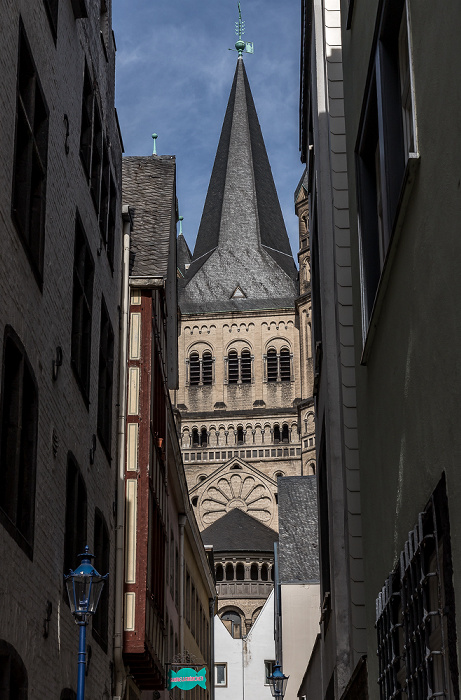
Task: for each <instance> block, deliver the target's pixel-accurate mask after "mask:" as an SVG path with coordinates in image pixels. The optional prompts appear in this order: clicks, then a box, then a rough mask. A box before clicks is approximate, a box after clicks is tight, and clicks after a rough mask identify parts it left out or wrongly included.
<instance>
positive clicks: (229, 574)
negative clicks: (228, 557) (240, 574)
mask: <svg viewBox="0 0 461 700" xmlns="http://www.w3.org/2000/svg"><path fill="white" fill-rule="evenodd" d="M233 580H234V565H233V564H226V581H233Z"/></svg>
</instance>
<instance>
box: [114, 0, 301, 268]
mask: <svg viewBox="0 0 461 700" xmlns="http://www.w3.org/2000/svg"><path fill="white" fill-rule="evenodd" d="M241 7H242V16H243V19H244V21H245V35H244V37H243V38H244V39H245V40H246V41H252V42H253V43H254V50H255V52H254V54H253V55H245V56H244V61H245V67H246V69H247V73H248V78H249V81H250V86H251V90H252V93H253V98H254V101H255V104H256V110H257V112H258V116H259V121H260V123H261V128H262V132H263V136H264V141H265V143H266V148H267V152H268V155H269V160H270V163H271V167H272V172H273V175H274V180H275V184H276V187H277V191H278V195H279V199H280V204H281V206H282V210H283V214H284V218H285V224H286V227H287V231H288V235H289V237H290V241H291V246H292V249H293V253H294V255H295V256H296V253H297V250H298V226H297V219H296V217H295V214H294V207H293V192H294V190H295V188H296V185H297V183H298V181H299V179H300V177H301V175H302V171H303V166H302V164H301V162H300V160H299V153H298V101H299V52H300V12H301V11H300V2H299V0H288V2H283V0H279V2H277V1H276V0H242V2H241ZM112 11H113V28H114V32H115V39H116V43H117V63H116V81H117V82H116V105H117V111H118V116H119V120H120V125H121V129H122V137H123V141H124V146H125V155H149V154H150V153H152V144H153V142H152V136H151V135H152V133H153V132H156V133H157V134H158V139H157V153H159V154H169V155H175V156H176V162H177V194H178V200H179V209H180V214H181V215H182V216H184V222H183V231H184V235H185V237H186V240H187V242H188V244H189V246H190V248H191V250H193V246H194V243H195V238H196V235H197V231H198V226H199V223H200V217H201V213H202V209H203V204H204V202H205V196H206V191H207V188H208V182H209V179H210V175H211V169H212V166H213V161H214V157H215V153H216V147H217V145H218V140H219V134H220V132H221V126H222V122H223V118H224V113H225V110H226V105H227V100H228V98H229V93H230V89H231V85H232V80H233V76H234V71H235V65H236V61H237V53H236V52H235V51H229V50H228V49H229V48H230V47H233V46H234V44H235V41H236V38H237V37H236V36H235V30H234V29H235V21H236V20H237V19H238V8H237V1H236V0H201V2H198V1H197V0H194V1H192V0H113V10H112ZM295 260H296V257H295Z"/></svg>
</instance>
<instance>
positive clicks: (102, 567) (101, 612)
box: [92, 509, 110, 652]
mask: <svg viewBox="0 0 461 700" xmlns="http://www.w3.org/2000/svg"><path fill="white" fill-rule="evenodd" d="M93 552H94V566H95V568H96V569H97V571H99V573H100V574H102V575H103V576H104V575H105V574H107V573H108V572H109V561H110V557H109V554H110V542H109V532H108V530H107V525H106V521H105V519H104V516H103V514H102V513H101V511H100V510H98V509H96V511H95V516H94V549H93ZM108 624H109V585H108V583H107V582H106V583H105V584H104V588H103V589H102V593H101V598H100V599H99V604H98V607H97V609H96V612H95V614H94V616H93V630H92V631H93V637H94V638H95V639H96V641H97V642H98V644H99V645H100V646H101V647H102V649H103V650H104V651H106V652H107V641H108Z"/></svg>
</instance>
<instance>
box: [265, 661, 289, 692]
mask: <svg viewBox="0 0 461 700" xmlns="http://www.w3.org/2000/svg"><path fill="white" fill-rule="evenodd" d="M288 678H289V676H285V675H284V674H283V673H282V671H281V670H280V664H274V670H273V671H272V676H269V678H268V681H269V685H270V687H271V693H272V696H273V697H274V698H283V696H284V695H285V690H286V687H287V683H288Z"/></svg>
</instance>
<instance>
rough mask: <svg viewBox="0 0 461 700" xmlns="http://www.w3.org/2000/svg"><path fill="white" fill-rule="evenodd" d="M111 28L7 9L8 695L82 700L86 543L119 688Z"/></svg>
mask: <svg viewBox="0 0 461 700" xmlns="http://www.w3.org/2000/svg"><path fill="white" fill-rule="evenodd" d="M110 27H111V3H110V2H97V3H86V2H85V0H73V1H72V2H71V1H69V2H59V3H58V2H52V1H51V0H44V1H43V2H35V3H29V2H20V1H13V2H9V3H3V6H2V38H1V42H0V65H1V76H2V78H1V81H2V97H1V100H0V121H1V123H2V130H1V134H0V158H1V165H2V169H1V172H2V175H1V178H2V187H1V188H0V216H1V230H2V256H1V260H0V280H1V283H0V284H1V288H0V295H1V304H0V308H1V311H0V337H1V343H2V367H1V427H0V430H1V435H0V491H1V496H0V557H1V561H2V571H1V574H0V589H1V592H2V595H1V597H0V695H1V697H2V698H10V697H21V698H27V697H30V698H32V697H33V698H37V699H38V700H41V699H42V698H43V700H45V698H50V697H55V698H59V697H61V698H72V697H74V696H75V695H74V693H75V690H76V678H77V649H78V634H77V628H76V625H75V623H74V621H73V618H72V615H71V613H70V610H69V606H68V602H67V601H66V595H67V594H66V593H65V591H64V582H63V574H64V571H65V570H66V571H68V570H69V568H71V567H72V568H75V567H76V565H77V563H78V558H77V555H78V554H79V553H80V552H81V551H82V549H83V547H84V546H85V545H86V544H88V545H89V547H90V551H93V552H94V554H95V555H96V561H95V565H96V567H97V568H98V569H99V570H100V571H101V572H102V573H107V572H108V573H109V582H108V584H106V588H105V592H104V594H103V598H102V600H101V603H100V606H99V609H98V613H97V615H96V616H95V618H94V620H93V622H92V625H90V628H89V631H88V635H87V645H88V659H89V664H88V675H87V678H86V683H87V692H88V695H89V696H91V697H101V698H109V697H110V695H111V692H112V688H111V684H112V649H113V641H112V640H113V626H112V623H113V612H114V595H113V585H114V576H113V574H114V556H115V552H114V547H113V533H114V524H115V523H114V509H113V504H114V494H115V486H116V482H115V456H116V441H115V431H116V423H115V417H116V402H117V390H118V386H117V372H116V367H117V364H118V309H117V307H118V304H119V300H120V277H119V270H120V253H121V251H120V238H121V236H120V230H121V217H120V214H119V212H120V205H121V197H120V180H121V139H120V136H119V133H118V128H117V121H116V116H115V111H114V67H115V47H114V42H113V37H112V32H111V31H110ZM18 693H19V694H18Z"/></svg>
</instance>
